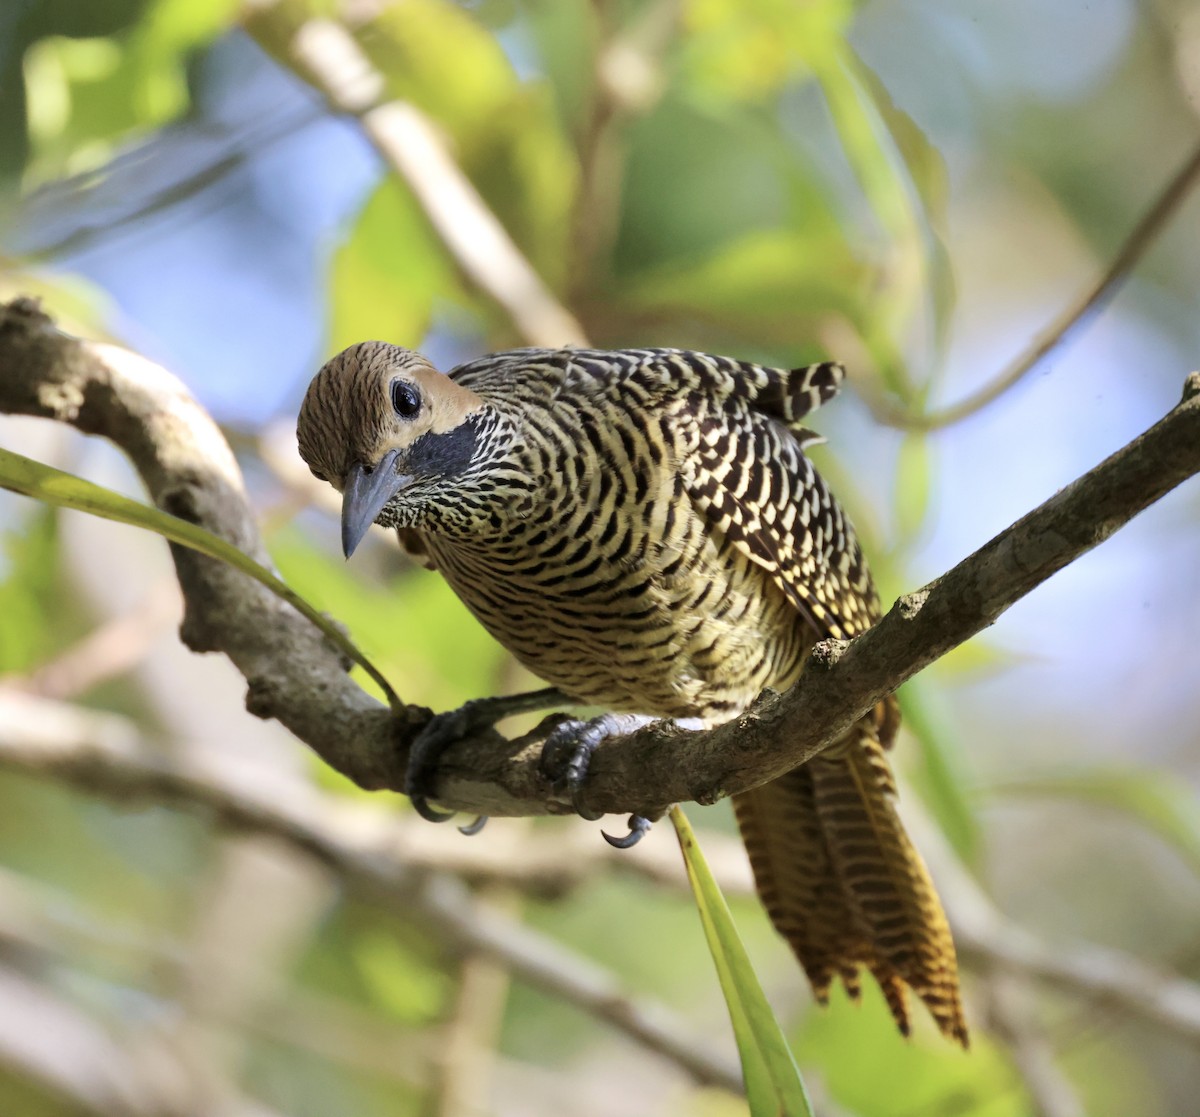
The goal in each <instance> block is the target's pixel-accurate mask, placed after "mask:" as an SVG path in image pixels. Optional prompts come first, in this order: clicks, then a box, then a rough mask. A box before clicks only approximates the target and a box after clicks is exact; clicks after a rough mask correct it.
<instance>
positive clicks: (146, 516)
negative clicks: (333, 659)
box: [0, 448, 402, 709]
mask: <svg viewBox="0 0 1200 1117" xmlns="http://www.w3.org/2000/svg"><path fill="white" fill-rule="evenodd" d="M0 488H5V489H9V490H10V491H12V492H15V493H20V494H22V495H23V496H30V497H33V499H34V500H40V501H42V502H43V503H44V504H53V505H57V506H58V507H60V508H73V509H75V510H76V511H77V512H87V513H90V514H91V515H93V516H100V517H101V518H103V519H105V520H115V521H116V522H117V523H120V524H130V525H131V526H133V527H140V528H144V529H145V530H146V531H152V532H154V533H155V534H156V535H161V536H162V537H163V538H164V539H169V540H170V541H171V542H172V543H179V544H181V545H182V546H184V547H190V548H191V549H192V550H194V551H199V552H200V553H201V554H203V555H208V556H209V558H214V559H219V560H220V561H222V562H227V563H229V565H230V566H233V567H235V568H236V569H238V570H240V571H241V572H242V573H243V574H246V575H248V576H249V577H251V578H253V579H254V580H255V581H256V582H259V583H261V584H262V585H264V586H266V587H267V589H269V590H270V591H271V592H272V593H273V594H275V595H276V596H277V597H281V598H283V600H284V601H286V602H287V603H288V604H289V605H291V606H292V607H293V608H294V609H296V610H297V611H298V612H300V613H302V614H303V615H304V616H305V617H307V618H308V619H309V620H310V621H312V623H313V624H315V625H316V626H317V628H319V629H320V630H321V632H322V633H323V634H324V635H325V637H326V639H328V640H329V641H330V642H331V643H332V644H333V645H334V646H335V647H336V648H337V649H338V650H339V651H341V652H344V653H345V654H346V655H347V656H348V657H349V658H350V659H351V660H353V661H354V662H355V663H357V664H358V665H359V666H360V667H361V668H362V669H363V670H364V671H366V673H367V674H368V675H370V676H371V678H372V679H374V680H375V682H376V683H377V684H378V686H379V688H380V689H381V690H382V691H383V693H384V694H385V695H386V696H387V700H388V704H389V705H390V706H391V707H392V708H393V709H400V708H401V705H402V703H401V702H400V699H399V698H398V697H397V696H396V693H395V691H393V690H392V688H391V687H390V686H389V685H388V681H387V680H386V679H385V678H384V677H383V675H382V674H381V673H380V671H379V670H378V669H377V668H376V667H375V665H374V664H373V663H372V662H371V661H370V660H369V659H367V657H366V656H365V655H363V653H362V652H360V651H359V650H358V648H357V646H356V645H355V644H354V642H353V641H352V640H351V639H350V638H349V637H348V636H347V635H346V634H345V633H344V632H342V631H341V629H339V628H338V627H337V625H335V624H334V623H333V622H332V621H330V620H329V618H328V617H326V616H324V615H322V614H321V613H319V612H318V611H317V610H316V609H314V608H313V607H312V606H311V605H310V604H309V603H308V602H307V601H305V600H304V598H302V597H301V596H300V595H299V594H298V593H296V591H295V590H293V589H291V588H290V587H289V586H288V585H287V584H286V583H284V582H283V581H281V580H280V579H279V577H278V576H277V575H275V574H272V573H271V571H269V570H267V569H266V567H263V566H260V565H259V564H258V563H257V562H255V561H254V560H253V559H252V558H250V557H249V556H247V555H244V554H242V552H241V551H239V550H238V549H237V548H236V547H235V546H234V545H233V544H232V543H229V542H227V541H226V540H224V539H222V538H221V537H220V536H217V535H213V533H212V532H210V531H206V530H205V529H204V528H202V527H198V526H197V525H196V524H192V523H188V521H187V520H181V519H180V518H179V517H178V516H172V515H170V514H169V513H167V512H163V511H162V510H161V509H159V508H153V507H151V506H150V505H148V504H139V503H138V502H137V501H136V500H130V499H129V498H128V497H125V496H122V495H121V494H120V493H114V492H112V491H111V490H110V489H106V488H104V487H103V486H101V485H95V484H93V483H92V482H91V481H85V480H84V479H83V478H82V477H76V476H75V475H74V474H71V473H64V472H63V471H62V470H61V469H55V468H54V467H53V466H49V465H44V464H42V463H41V462H36V461H34V460H33V459H32V458H27V457H25V456H24V455H22V454H17V453H14V452H13V451H11V450H5V449H3V448H0Z"/></svg>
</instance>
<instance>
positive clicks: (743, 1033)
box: [671, 806, 812, 1117]
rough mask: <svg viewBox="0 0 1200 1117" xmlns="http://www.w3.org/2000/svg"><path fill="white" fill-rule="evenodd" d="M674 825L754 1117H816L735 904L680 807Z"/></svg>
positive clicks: (673, 813) (673, 814)
mask: <svg viewBox="0 0 1200 1117" xmlns="http://www.w3.org/2000/svg"><path fill="white" fill-rule="evenodd" d="M671 821H672V822H673V823H674V824H675V833H676V835H677V836H678V838H679V848H680V849H681V850H682V851H683V862H684V864H685V865H686V866H687V874H688V880H689V881H690V883H691V885H692V894H693V895H694V896H695V897H696V907H697V908H699V909H700V921H701V923H702V924H703V925H704V936H705V938H706V939H707V940H708V949H709V950H710V951H711V952H712V957H713V962H714V963H715V965H716V967H717V976H718V977H719V978H720V981H721V991H722V992H723V993H724V994H725V1002H726V1004H728V1006H729V1017H730V1020H731V1021H732V1023H733V1034H734V1038H735V1039H736V1040H737V1045H738V1053H739V1055H740V1056H741V1060H742V1075H743V1077H744V1079H745V1082H746V1100H747V1101H748V1102H749V1103H750V1114H751V1117H812V1105H811V1104H810V1102H809V1100H808V1094H807V1093H806V1092H805V1089H804V1082H803V1080H802V1079H801V1077H800V1071H799V1068H798V1067H797V1066H796V1060H795V1059H794V1058H792V1052H791V1049H790V1048H789V1047H788V1045H787V1040H785V1039H784V1037H783V1032H782V1030H781V1029H780V1027H779V1022H778V1021H777V1020H776V1019H775V1016H774V1014H773V1013H772V1012H771V1006H770V1005H769V1004H768V1003H767V998H766V997H765V996H764V994H763V991H762V986H761V985H760V984H759V981H758V977H757V975H756V974H755V973H754V969H753V967H752V966H751V965H750V959H749V957H748V956H747V954H746V948H745V947H744V946H743V945H742V940H741V939H740V938H739V937H738V933H737V928H736V927H735V926H734V925H733V917H732V916H731V915H730V914H729V905H728V904H726V902H725V897H724V896H723V895H722V894H721V890H720V889H719V888H718V887H717V882H716V881H715V880H714V879H713V875H712V873H711V872H710V871H709V868H708V863H707V862H706V861H705V860H704V854H703V853H701V852H700V846H699V845H698V844H697V842H696V835H695V834H694V833H693V832H692V828H691V826H690V825H689V823H688V820H687V816H686V815H685V814H684V813H683V810H682V809H681V808H680V807H678V806H675V807H672V808H671Z"/></svg>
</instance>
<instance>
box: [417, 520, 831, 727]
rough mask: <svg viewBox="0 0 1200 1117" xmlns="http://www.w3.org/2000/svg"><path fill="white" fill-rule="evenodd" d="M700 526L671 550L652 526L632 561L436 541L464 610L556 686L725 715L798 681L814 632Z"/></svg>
mask: <svg viewBox="0 0 1200 1117" xmlns="http://www.w3.org/2000/svg"><path fill="white" fill-rule="evenodd" d="M692 527H693V529H694V530H690V531H687V530H685V531H683V532H682V533H680V534H679V537H678V538H676V539H674V540H672V544H673V545H664V544H661V543H651V542H650V541H649V535H647V537H646V539H645V540H644V543H645V545H644V546H640V545H635V546H633V547H632V548H631V549H630V554H632V555H635V556H636V560H635V561H630V558H629V556H628V555H625V556H623V557H621V558H619V559H616V560H612V559H611V556H606V554H605V552H604V550H603V548H602V547H600V546H599V545H598V544H597V545H595V546H588V545H587V540H583V541H580V543H579V545H578V546H575V547H574V548H561V549H560V548H559V544H558V542H557V541H552V542H551V543H550V544H549V547H548V549H549V550H551V551H553V552H554V557H555V558H566V559H568V560H571V561H563V562H559V561H548V560H546V559H545V558H544V556H543V554H542V553H541V551H542V549H539V548H533V549H531V550H529V551H525V550H524V549H523V548H521V547H516V548H514V549H513V551H512V552H509V550H508V549H507V548H500V549H498V550H497V551H489V550H488V549H486V548H483V547H478V548H466V547H464V546H463V545H462V542H461V541H459V540H456V541H454V542H451V541H448V540H445V539H443V538H440V537H437V536H429V537H428V539H427V542H428V545H429V549H430V551H431V553H432V555H433V557H434V559H435V561H436V564H437V568H438V570H439V571H441V573H442V574H443V576H444V577H445V578H446V580H447V581H448V582H449V584H450V586H451V588H452V589H453V590H454V591H455V593H456V594H457V595H458V596H459V598H461V599H462V601H463V602H464V604H465V605H466V606H467V608H468V609H470V610H471V612H472V613H473V614H474V615H475V616H476V617H477V618H478V620H479V621H480V623H481V624H483V626H484V627H485V628H486V629H487V630H488V631H489V632H490V633H491V634H492V636H494V637H495V638H496V639H497V640H498V641H499V642H500V643H501V644H503V645H504V646H505V647H506V648H507V649H508V650H509V651H510V652H511V653H512V654H513V655H514V656H515V657H516V658H517V659H518V660H519V661H520V662H521V663H522V664H524V666H526V667H527V668H529V670H530V671H532V672H533V673H534V674H536V675H538V676H539V677H540V678H542V679H544V680H545V681H546V682H548V683H550V684H551V685H553V686H555V687H558V688H559V689H560V690H562V691H563V692H564V693H566V694H569V695H570V696H571V697H573V698H575V699H577V700H578V701H580V702H581V703H585V704H588V705H597V706H603V707H604V708H606V709H609V710H614V711H621V712H632V713H641V714H650V715H653V716H655V717H672V718H699V719H702V720H703V721H704V722H707V723H709V724H716V723H717V722H720V721H724V720H727V719H728V718H730V717H733V716H735V715H736V714H737V713H739V712H740V711H741V710H743V709H745V708H746V707H747V706H748V705H749V704H750V703H751V702H753V701H754V699H755V698H756V697H757V696H758V694H759V693H761V691H762V690H763V689H764V688H765V687H768V686H770V687H774V688H776V689H785V688H786V687H787V686H789V685H790V684H791V683H792V682H793V681H794V680H795V678H796V676H797V675H798V674H799V671H800V667H801V664H802V662H803V659H804V656H805V655H806V654H807V651H808V648H809V646H810V645H811V638H810V637H809V635H808V633H807V631H806V629H805V626H804V624H803V621H802V620H801V618H800V616H799V614H798V613H797V612H796V610H795V607H794V606H792V605H791V603H790V602H789V601H788V600H787V598H786V597H785V596H784V594H783V593H782V591H780V590H779V589H777V588H776V586H775V585H774V584H773V583H772V582H771V581H770V579H769V578H767V577H766V576H765V575H764V573H763V572H762V571H761V570H760V569H759V568H758V567H756V566H754V565H753V563H752V562H751V561H750V560H748V559H746V558H745V557H744V556H743V555H741V554H740V553H739V552H737V551H736V550H735V549H734V548H732V547H726V546H725V545H724V543H723V541H722V540H721V539H720V538H714V537H713V536H712V535H710V534H707V533H706V532H705V531H703V530H701V528H702V525H700V524H699V523H698V522H697V523H696V524H694V525H692ZM514 555H516V556H519V557H517V558H514Z"/></svg>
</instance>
